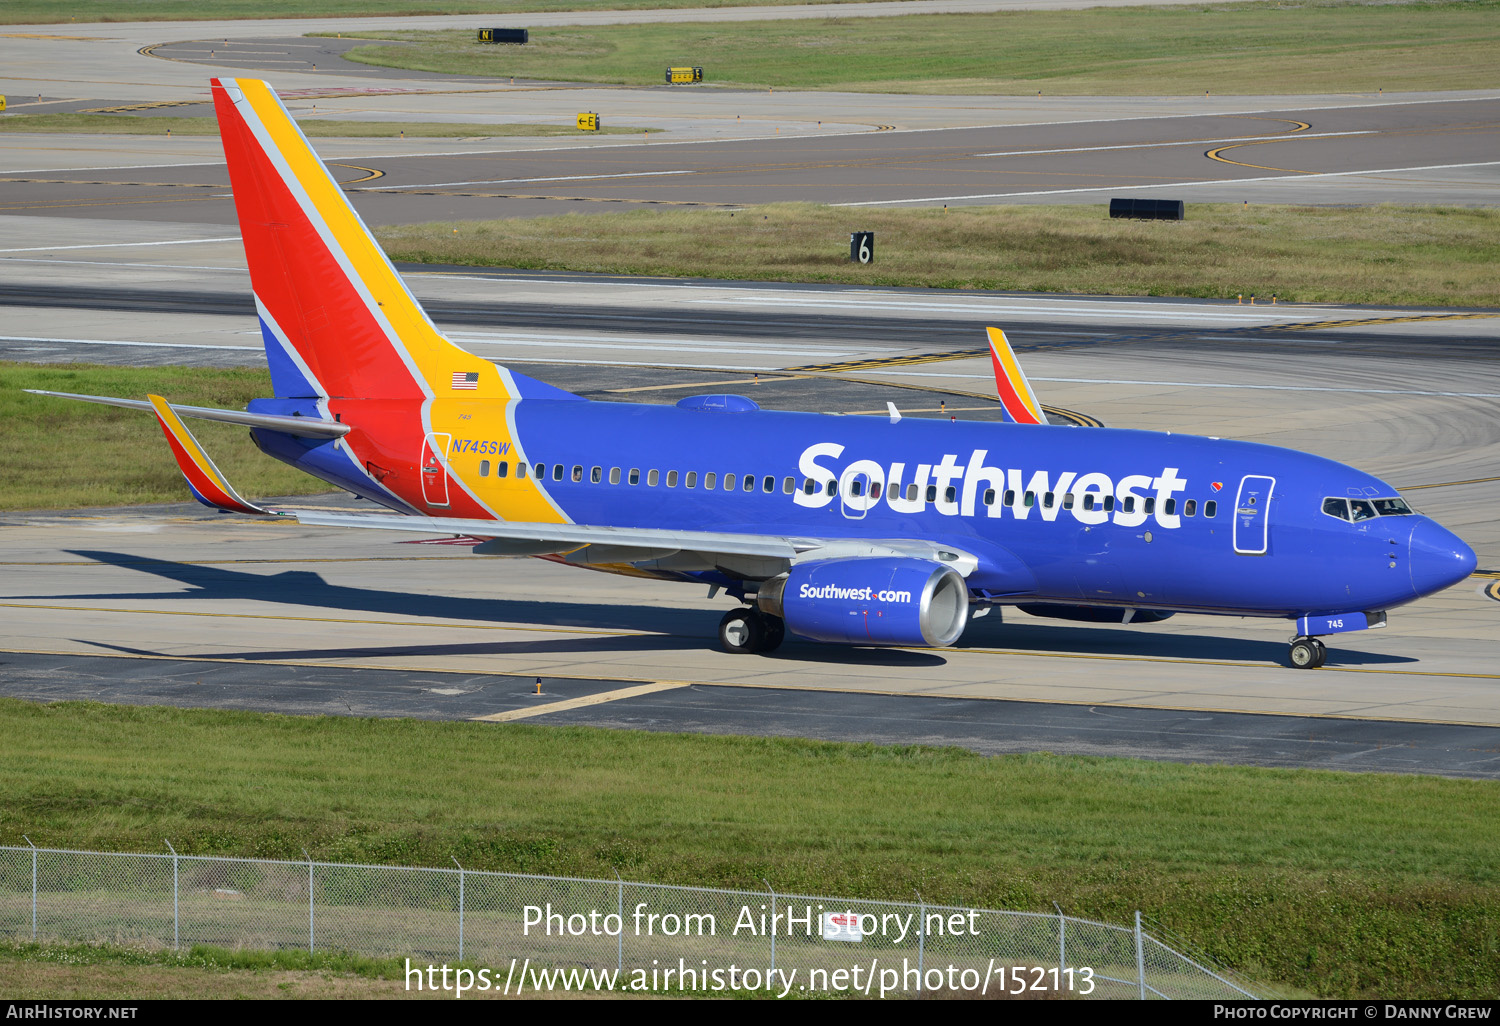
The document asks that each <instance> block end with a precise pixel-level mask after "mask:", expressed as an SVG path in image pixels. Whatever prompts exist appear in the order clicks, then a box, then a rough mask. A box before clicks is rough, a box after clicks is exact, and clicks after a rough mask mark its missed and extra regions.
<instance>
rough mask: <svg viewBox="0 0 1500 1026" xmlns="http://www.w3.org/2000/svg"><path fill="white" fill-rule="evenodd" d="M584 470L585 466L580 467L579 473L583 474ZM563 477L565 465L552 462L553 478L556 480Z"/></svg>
mask: <svg viewBox="0 0 1500 1026" xmlns="http://www.w3.org/2000/svg"><path fill="white" fill-rule="evenodd" d="M582 472H583V468H581V467H580V468H579V473H580V474H582ZM562 479H563V465H562V464H561V463H554V464H552V480H554V481H561V480H562Z"/></svg>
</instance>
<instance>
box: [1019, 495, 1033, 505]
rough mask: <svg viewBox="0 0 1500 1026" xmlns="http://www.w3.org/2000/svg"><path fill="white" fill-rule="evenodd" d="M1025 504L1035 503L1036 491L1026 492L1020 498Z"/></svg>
mask: <svg viewBox="0 0 1500 1026" xmlns="http://www.w3.org/2000/svg"><path fill="white" fill-rule="evenodd" d="M1021 501H1022V502H1024V503H1025V504H1026V505H1027V506H1035V505H1036V492H1027V493H1026V494H1025V495H1024V496H1022V499H1021Z"/></svg>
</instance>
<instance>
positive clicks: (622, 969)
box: [0, 847, 1258, 1000]
mask: <svg viewBox="0 0 1500 1026" xmlns="http://www.w3.org/2000/svg"><path fill="white" fill-rule="evenodd" d="M1152 928H1153V932H1154V934H1156V935H1153V933H1148V932H1147V931H1146V929H1144V928H1143V926H1142V921H1141V917H1140V916H1139V915H1137V916H1136V922H1135V925H1134V927H1124V926H1114V925H1110V924H1108V923H1099V922H1094V921H1092V920H1088V919H1079V918H1076V917H1074V916H1066V915H1062V914H1061V913H1058V914H1056V915H1050V914H1044V913H1036V912H1002V911H995V910H992V909H971V908H959V907H950V906H939V905H927V904H924V903H920V902H919V903H908V902H888V901H862V900H852V899H847V898H831V897H825V896H816V895H805V894H781V893H778V892H776V891H775V890H774V889H772V888H771V887H770V886H767V888H766V889H765V890H764V891H731V890H720V889H714V888H705V887H678V886H672V885H667V884H646V883H635V882H631V881H626V880H621V879H615V880H579V879H571V878H566V877H551V876H530V875H523V874H517V873H492V872H481V871H476V870H466V869H464V868H462V867H461V866H458V865H457V863H455V865H454V868H452V869H431V868H414V867H404V866H364V865H351V864H344V863H331V862H315V861H312V860H310V859H309V860H308V861H305V862H284V861H275V860H271V859H236V858H210V857H205V856H198V855H179V854H177V853H176V852H175V851H174V852H171V853H169V854H160V855H150V854H131V853H105V852H90V851H64V850H57V849H49V848H14V847H0V936H7V937H13V938H21V939H25V938H29V939H34V940H43V941H70V942H78V941H83V942H88V943H101V942H108V943H116V944H126V945H136V946H148V947H171V948H184V947H189V946H191V945H194V944H212V945H217V946H220V947H226V948H250V949H260V950H275V949H281V948H302V949H306V950H309V951H347V952H355V953H359V954H364V955H372V956H395V957H400V958H405V959H409V960H410V962H409V963H408V965H410V964H419V965H420V966H422V967H425V966H426V965H428V964H434V963H438V964H440V963H454V964H457V963H463V964H465V965H469V966H482V967H490V971H491V973H492V974H493V979H494V980H495V989H497V990H498V989H500V988H499V981H500V977H501V976H502V975H503V976H505V983H506V991H507V992H509V991H510V990H511V989H515V988H514V987H513V984H516V983H517V980H516V977H515V971H516V968H517V966H518V965H520V966H521V974H522V975H521V983H522V984H524V986H525V987H526V989H530V990H536V989H553V988H555V987H560V986H568V987H569V988H573V989H576V988H574V984H576V983H578V982H579V981H580V980H585V979H586V980H587V983H586V985H587V986H589V987H593V988H596V989H597V988H601V987H602V988H605V989H609V988H617V989H634V990H678V991H684V990H687V991H709V990H713V991H724V990H760V989H771V990H774V991H775V992H777V993H782V992H793V991H796V992H799V993H813V992H819V991H822V992H835V991H837V992H850V991H854V992H864V993H867V994H876V993H879V994H881V995H882V996H888V995H891V994H905V995H913V994H916V993H918V992H931V991H939V992H953V993H967V994H969V995H971V996H978V995H980V994H985V995H988V996H995V995H998V994H1002V993H1003V994H1010V995H1013V996H1019V995H1022V994H1024V995H1025V996H1031V997H1035V996H1054V995H1063V996H1075V997H1107V998H1122V997H1136V998H1198V999H1213V998H1218V999H1231V1000H1234V999H1244V998H1253V997H1257V996H1258V995H1257V994H1256V993H1254V992H1253V991H1252V988H1251V985H1250V984H1248V983H1247V982H1246V981H1245V980H1243V979H1241V978H1240V977H1238V976H1236V975H1235V974H1233V973H1231V972H1229V971H1228V970H1225V969H1223V968H1222V967H1220V966H1217V965H1215V964H1213V963H1212V962H1211V961H1210V960H1209V959H1208V958H1206V957H1205V956H1203V955H1201V954H1197V953H1184V950H1179V949H1185V950H1189V951H1190V949H1188V945H1186V943H1185V942H1183V941H1181V940H1180V939H1178V938H1170V941H1171V943H1170V944H1169V943H1168V940H1165V939H1163V938H1162V937H1161V936H1160V935H1161V934H1163V933H1166V932H1167V931H1165V930H1164V929H1161V928H1159V927H1158V926H1157V924H1152ZM507 968H508V973H507ZM413 971H414V972H416V973H417V976H418V984H419V985H421V984H423V983H431V979H430V978H429V979H426V980H424V979H421V977H422V973H421V972H420V971H419V970H413ZM580 971H581V972H583V973H585V974H594V975H587V976H586V977H582V976H576V975H575V976H568V977H566V983H565V982H564V976H559V975H558V974H559V973H561V974H566V973H570V972H571V973H577V972H580ZM527 973H530V974H531V975H530V976H529V977H528V976H527ZM600 973H602V974H603V975H598V974H600ZM471 978H472V976H471ZM633 981H635V982H636V983H637V985H634V986H630V984H631V983H632V982H633ZM407 984H408V987H410V986H411V985H412V980H411V977H410V974H408V981H407Z"/></svg>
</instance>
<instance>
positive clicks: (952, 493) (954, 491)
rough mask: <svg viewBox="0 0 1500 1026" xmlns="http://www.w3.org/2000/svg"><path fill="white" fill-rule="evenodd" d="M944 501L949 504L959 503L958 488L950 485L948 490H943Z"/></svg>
mask: <svg viewBox="0 0 1500 1026" xmlns="http://www.w3.org/2000/svg"><path fill="white" fill-rule="evenodd" d="M943 501H945V502H948V503H954V502H957V501H958V488H957V487H956V486H954V485H949V486H948V487H947V488H945V489H943Z"/></svg>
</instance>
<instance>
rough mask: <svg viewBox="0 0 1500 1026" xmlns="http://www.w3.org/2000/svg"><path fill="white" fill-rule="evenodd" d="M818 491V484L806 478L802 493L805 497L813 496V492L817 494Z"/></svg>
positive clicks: (803, 480)
mask: <svg viewBox="0 0 1500 1026" xmlns="http://www.w3.org/2000/svg"><path fill="white" fill-rule="evenodd" d="M817 490H818V482H816V481H814V480H813V479H812V478H810V477H806V478H803V479H802V493H803V494H804V495H811V494H812V493H813V492H815V491H817Z"/></svg>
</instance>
